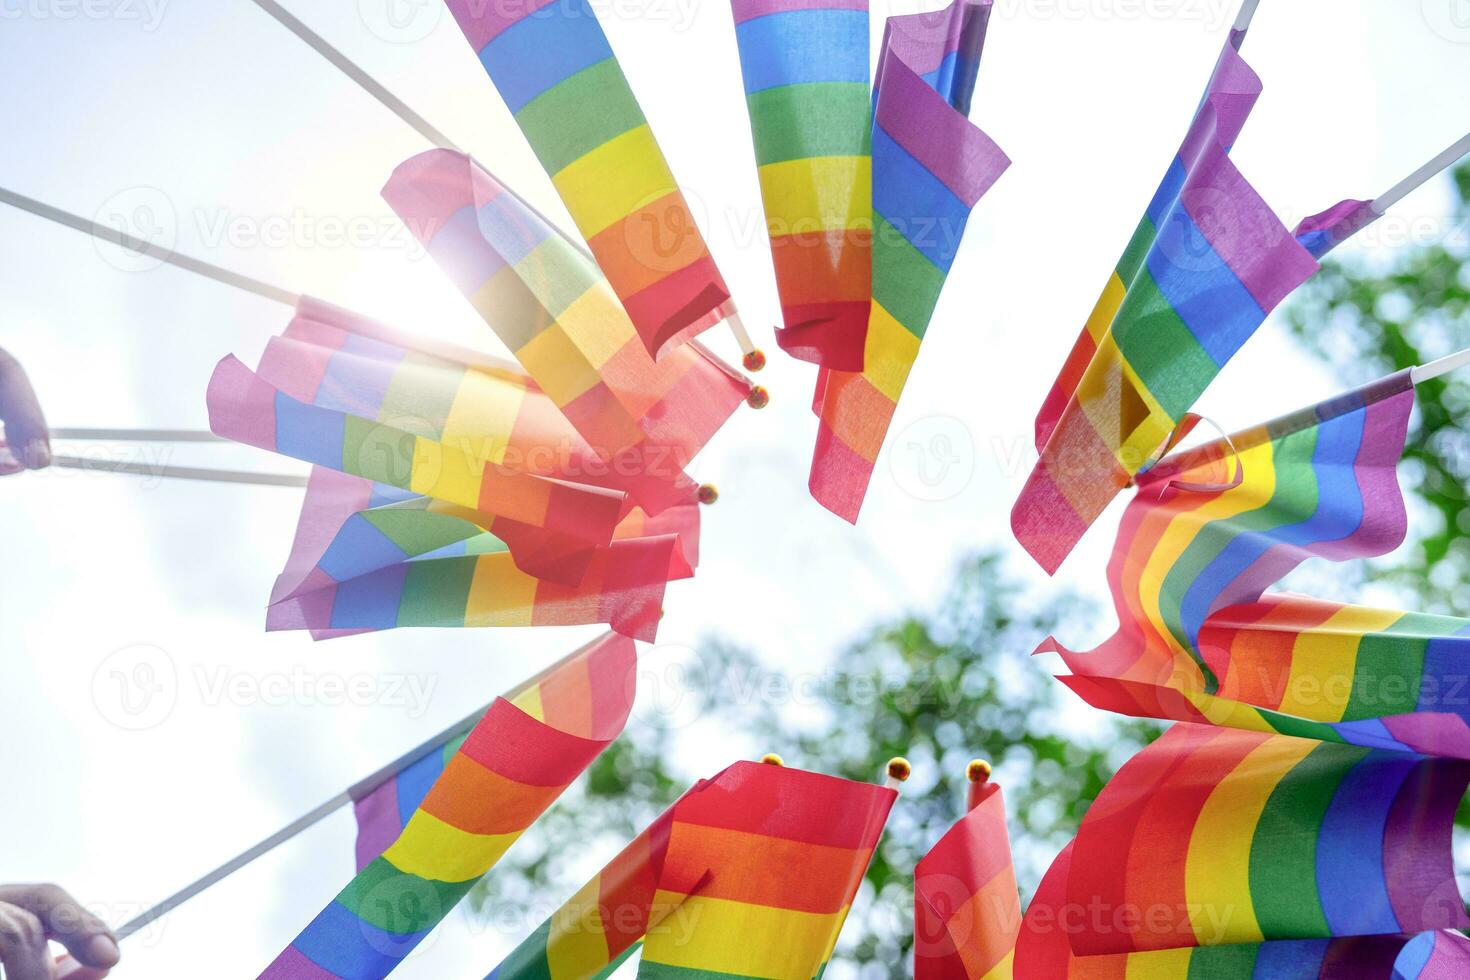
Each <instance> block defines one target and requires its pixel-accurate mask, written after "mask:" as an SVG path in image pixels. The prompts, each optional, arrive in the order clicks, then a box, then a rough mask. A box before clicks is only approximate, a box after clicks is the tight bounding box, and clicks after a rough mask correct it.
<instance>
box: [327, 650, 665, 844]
mask: <svg viewBox="0 0 1470 980" xmlns="http://www.w3.org/2000/svg"><path fill="white" fill-rule="evenodd" d="M628 647H629V644H628V641H627V640H625V639H623V638H622V637H619V636H616V635H614V634H611V633H609V634H607V635H606V636H604V637H602V638H601V639H600V640H598V641H596V642H593V643H589V644H588V645H587V646H584V647H582V648H581V649H579V650H574V651H573V652H572V653H570V654H568V655H567V656H565V657H563V658H562V659H561V660H559V661H557V662H556V663H555V664H553V665H551V666H550V667H549V668H547V669H546V670H545V671H543V672H541V673H540V674H538V675H537V676H536V677H534V678H532V679H531V680H530V681H529V682H527V683H525V684H522V685H519V686H518V687H517V688H516V689H515V690H514V691H511V692H508V693H507V694H506V695H505V700H507V701H509V702H510V703H511V704H512V705H514V706H515V707H516V708H519V709H520V710H521V711H523V712H525V713H526V714H527V715H529V716H530V717H531V718H532V719H534V720H536V721H538V722H540V723H541V724H543V725H550V726H551V727H553V728H556V729H558V730H559V731H563V732H566V733H567V734H569V735H576V736H578V737H580V738H587V739H592V738H595V737H596V736H597V734H598V733H599V732H603V731H608V730H610V728H611V727H612V726H613V722H614V719H616V718H617V717H619V714H620V712H626V710H627V704H628V703H631V701H632V697H631V694H632V691H631V688H630V687H629V685H631V684H633V683H634V682H635V681H636V678H634V677H633V676H632V662H631V661H630V660H629V659H628V656H629V654H628ZM468 738H469V733H468V732H466V733H465V734H462V735H457V736H454V737H452V738H449V739H448V740H446V741H445V742H444V744H442V745H439V746H436V747H434V748H433V749H432V750H431V751H429V752H426V753H425V754H424V755H423V757H422V758H420V759H418V760H416V761H415V762H413V763H412V764H410V765H409V766H407V767H405V768H404V769H403V770H402V771H401V772H399V773H398V774H397V775H396V776H394V777H393V778H392V779H389V780H387V781H386V782H383V783H381V784H379V785H377V786H375V787H373V788H372V789H371V790H369V791H367V792H364V793H362V794H361V795H358V796H356V798H355V799H354V800H353V804H352V807H353V814H354V816H356V818H357V847H356V854H357V870H358V871H362V870H363V869H364V868H366V867H367V866H368V865H369V864H371V863H372V862H373V861H375V860H377V858H378V857H379V856H380V855H381V854H382V853H383V852H384V851H386V850H387V849H388V848H389V847H391V846H392V844H393V842H394V841H395V840H397V839H398V837H399V835H400V834H402V833H403V831H404V829H405V828H407V827H408V824H409V820H410V819H411V818H412V817H413V815H414V813H415V812H417V811H418V809H419V807H420V806H421V805H422V804H423V802H424V800H425V798H427V797H428V795H429V791H430V790H431V789H433V787H434V784H435V783H436V782H438V781H439V777H440V776H442V775H443V774H444V770H445V769H446V768H447V767H448V766H449V765H450V764H451V761H452V760H453V759H454V757H455V755H457V754H458V753H459V750H460V748H461V747H462V746H463V745H464V743H465V742H466V741H467V740H468Z"/></svg>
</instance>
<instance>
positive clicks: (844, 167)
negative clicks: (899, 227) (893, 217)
mask: <svg viewBox="0 0 1470 980" xmlns="http://www.w3.org/2000/svg"><path fill="white" fill-rule="evenodd" d="M758 175H759V177H760V183H761V201H762V202H763V203H764V204H765V209H766V230H767V231H768V232H769V233H770V237H772V238H782V237H785V236H787V235H801V234H812V233H814V232H818V231H837V230H840V229H848V230H852V229H862V230H867V229H871V228H872V227H873V202H872V200H871V198H870V196H869V195H868V194H867V193H866V188H867V186H868V183H869V181H870V180H871V179H872V161H871V160H870V159H869V158H868V157H805V158H802V159H799V160H786V161H783V162H781V163H768V164H766V165H765V166H764V167H761V168H760V170H759V171H758Z"/></svg>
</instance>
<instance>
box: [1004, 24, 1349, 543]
mask: <svg viewBox="0 0 1470 980" xmlns="http://www.w3.org/2000/svg"><path fill="white" fill-rule="evenodd" d="M1240 41H1241V37H1240V35H1239V34H1238V33H1237V34H1235V35H1232V38H1231V42H1230V43H1229V44H1227V45H1226V46H1225V49H1224V51H1223V52H1222V53H1221V55H1220V59H1219V61H1218V62H1217V63H1216V65H1215V70H1214V73H1213V75H1212V76H1211V79H1210V84H1209V87H1208V89H1207V91H1206V93H1205V98H1204V100H1203V102H1202V104H1201V105H1200V107H1199V110H1198V111H1197V112H1196V114H1195V117H1194V120H1193V122H1192V123H1191V124H1190V127H1189V132H1188V134H1187V135H1186V136H1185V139H1184V142H1183V144H1182V145H1181V146H1180V148H1179V152H1178V153H1177V154H1176V155H1175V157H1174V159H1173V161H1172V162H1171V164H1170V166H1169V170H1168V173H1167V174H1166V175H1165V177H1164V181H1163V183H1162V184H1161V185H1160V186H1159V189H1158V191H1157V192H1156V193H1155V194H1154V197H1153V200H1152V201H1151V202H1150V204H1149V207H1148V210H1147V211H1146V213H1145V214H1144V217H1143V220H1142V221H1141V222H1140V224H1139V226H1138V229H1137V230H1136V231H1135V232H1134V234H1133V238H1132V240H1131V241H1130V242H1129V243H1128V248H1127V249H1126V250H1125V251H1124V253H1123V257H1122V259H1121V260H1120V261H1119V262H1118V265H1117V267H1116V269H1115V270H1114V271H1113V274H1112V276H1111V277H1110V278H1109V280H1108V284H1107V286H1106V288H1105V289H1104V290H1103V294H1102V298H1101V299H1099V300H1098V303H1097V306H1096V307H1095V308H1094V309H1093V311H1092V315H1091V316H1090V317H1089V318H1088V320H1087V323H1086V325H1085V326H1084V328H1083V330H1082V332H1081V334H1080V335H1079V337H1078V339H1077V342H1076V344H1075V345H1074V346H1073V348H1072V351H1071V353H1070V354H1069V355H1068V357H1067V360H1066V363H1065V364H1064V365H1063V366H1062V370H1061V372H1060V374H1059V375H1058V376H1057V380H1056V382H1055V384H1054V385H1053V386H1052V389H1051V391H1050V393H1049V394H1048V395H1047V398H1046V401H1045V403H1044V404H1043V405H1042V407H1041V411H1040V413H1039V414H1038V415H1037V418H1036V448H1037V451H1038V452H1039V453H1040V454H1041V459H1040V460H1039V462H1038V463H1037V465H1036V468H1035V469H1034V470H1033V471H1032V473H1031V476H1030V478H1029V479H1028V480H1027V482H1026V486H1025V488H1024V489H1023V490H1022V492H1021V496H1020V498H1019V499H1018V500H1017V501H1016V505H1015V507H1014V509H1013V510H1012V511H1011V527H1012V529H1013V530H1014V532H1015V534H1016V538H1017V540H1019V541H1020V542H1021V544H1022V545H1023V546H1024V547H1025V548H1026V550H1027V551H1029V552H1030V553H1031V555H1032V557H1034V558H1035V559H1036V560H1037V562H1038V563H1040V564H1041V566H1042V567H1043V568H1045V569H1046V570H1047V571H1048V572H1055V571H1056V569H1057V568H1058V567H1059V566H1060V565H1061V563H1062V561H1063V560H1064V559H1065V558H1066V556H1067V555H1068V554H1069V553H1070V552H1071V550H1072V548H1073V546H1074V545H1075V544H1076V543H1077V541H1078V540H1079V539H1080V538H1081V537H1082V535H1083V533H1084V532H1086V530H1087V528H1088V527H1089V526H1090V525H1091V524H1092V522H1093V521H1094V520H1096V519H1097V517H1098V515H1099V514H1101V513H1102V511H1103V509H1104V508H1105V507H1106V506H1107V505H1108V503H1109V502H1110V501H1111V500H1112V499H1113V498H1114V497H1115V496H1117V494H1118V493H1119V492H1120V491H1121V490H1122V489H1123V488H1124V487H1126V486H1127V485H1128V484H1129V483H1130V482H1131V481H1132V479H1133V477H1134V476H1135V475H1136V474H1138V473H1139V472H1140V471H1141V470H1143V469H1144V468H1146V467H1147V465H1148V463H1149V462H1150V460H1152V459H1153V458H1154V456H1155V454H1156V452H1157V451H1158V449H1159V447H1160V446H1163V445H1164V444H1165V443H1166V441H1167V440H1168V439H1169V437H1170V433H1171V432H1173V430H1174V429H1175V428H1176V427H1177V426H1178V425H1180V424H1181V423H1182V422H1183V421H1184V420H1185V418H1186V415H1187V413H1188V411H1189V408H1190V406H1192V405H1193V404H1194V402H1195V400H1196V399H1197V398H1198V397H1199V396H1200V394H1201V393H1202V392H1203V391H1204V390H1205V388H1206V387H1207V386H1208V385H1209V383H1210V382H1211V381H1213V380H1214V378H1215V375H1216V374H1218V373H1219V371H1220V369H1221V368H1222V367H1224V365H1225V363H1226V362H1227V361H1229V360H1230V358H1231V357H1232V356H1234V354H1235V352H1236V351H1237V350H1239V349H1240V348H1241V346H1242V345H1243V344H1245V342H1246V341H1247V340H1249V339H1250V337H1251V335H1252V334H1254V333H1255V331H1256V328H1257V327H1259V326H1260V325H1261V323H1262V321H1264V320H1265V318H1266V315H1267V314H1268V313H1270V312H1271V311H1272V310H1273V309H1275V308H1276V306H1277V305H1278V304H1279V303H1280V302H1281V301H1282V300H1283V299H1285V298H1286V296H1287V295H1288V294H1289V293H1291V292H1292V291H1293V290H1294V289H1296V287H1297V286H1299V285H1300V284H1301V283H1302V282H1304V281H1305V280H1307V279H1308V278H1309V277H1311V276H1312V275H1313V274H1314V273H1315V272H1316V271H1317V269H1318V265H1317V261H1316V259H1317V257H1319V256H1320V255H1322V254H1325V252H1326V251H1327V249H1329V248H1331V247H1332V246H1333V245H1335V244H1337V242H1339V241H1341V240H1343V239H1344V238H1346V237H1347V236H1348V235H1349V234H1351V233H1352V232H1353V231H1356V230H1357V229H1358V228H1361V227H1362V226H1363V225H1364V224H1366V223H1367V221H1369V220H1372V217H1373V215H1372V213H1371V209H1366V213H1365V209H1364V208H1363V206H1362V202H1357V201H1347V202H1343V204H1339V205H1337V206H1335V207H1334V208H1332V209H1329V210H1328V211H1326V212H1324V213H1323V214H1321V215H1317V216H1315V217H1313V218H1308V219H1307V220H1306V221H1304V222H1303V223H1302V225H1301V226H1300V227H1299V228H1298V230H1297V233H1296V235H1293V234H1292V233H1290V232H1288V231H1287V230H1286V228H1285V226H1284V225H1283V224H1282V223H1281V221H1280V219H1279V218H1277V216H1276V214H1275V212H1274V211H1272V210H1271V208H1270V207H1269V206H1268V205H1267V204H1266V202H1265V201H1264V200H1262V199H1261V197H1260V196H1259V195H1258V194H1257V193H1256V192H1255V190H1254V189H1253V188H1252V187H1251V185H1250V184H1249V183H1248V182H1247V181H1246V179H1245V177H1244V176H1242V175H1241V173H1240V171H1239V170H1237V169H1236V167H1235V165H1234V164H1233V163H1232V162H1231V160H1230V156H1229V154H1230V149H1231V147H1232V146H1233V144H1234V143H1235V141H1236V139H1237V138H1238V137H1239V136H1240V133H1241V130H1242V128H1243V127H1244V125H1245V122H1246V119H1247V117H1248V116H1249V115H1250V111H1251V109H1252V108H1253V107H1254V105H1255V103H1256V100H1257V99H1258V98H1259V97H1260V94H1261V80H1260V78H1259V77H1258V76H1257V75H1256V73H1255V72H1254V71H1252V70H1251V68H1250V66H1249V65H1247V64H1246V62H1245V60H1244V59H1243V58H1241V56H1240V53H1239V52H1238V51H1237V47H1238V46H1239V44H1240ZM1298 236H1300V240H1299V238H1298Z"/></svg>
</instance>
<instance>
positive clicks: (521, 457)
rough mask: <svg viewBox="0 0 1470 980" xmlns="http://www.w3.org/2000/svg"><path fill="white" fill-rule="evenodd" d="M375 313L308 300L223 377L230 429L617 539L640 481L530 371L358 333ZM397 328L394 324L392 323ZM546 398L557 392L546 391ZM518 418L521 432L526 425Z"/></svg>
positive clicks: (226, 428)
mask: <svg viewBox="0 0 1470 980" xmlns="http://www.w3.org/2000/svg"><path fill="white" fill-rule="evenodd" d="M363 322H364V321H361V320H355V319H352V318H350V315H342V316H339V315H338V314H337V313H336V312H335V311H334V310H333V309H332V308H330V307H327V306H326V305H325V304H320V303H316V302H315V301H307V302H304V303H303V305H302V306H301V308H299V309H298V311H297V314H296V316H295V317H294V318H293V319H292V321H291V324H290V325H289V326H288V327H287V329H286V331H285V333H284V334H283V335H282V336H281V337H277V338H272V340H271V341H270V342H269V344H268V345H267V348H266V352H265V354H264V355H263V356H262V358H261V367H260V370H259V371H258V372H252V371H250V369H249V368H247V367H246V366H245V365H244V364H242V363H241V362H240V361H239V360H238V359H237V358H235V357H233V356H230V357H226V358H224V359H223V360H221V361H220V363H219V364H218V366H216V368H215V372H214V376H213V377H212V378H211V379H210V383H209V388H208V394H207V400H208V404H209V412H210V425H211V427H212V428H213V429H214V431H215V432H216V433H218V434H220V435H224V436H227V437H229V438H232V439H235V440H236V441H239V442H243V443H246V444H248V445H253V446H257V447H260V448H263V449H269V450H271V451H274V452H279V453H281V454H283V455H287V456H291V457H293V458H296V459H301V460H304V461H306V462H309V463H313V464H315V465H318V466H326V467H330V468H332V469H336V470H340V471H342V472H344V473H348V474H351V475H354V476H360V477H363V478H365V479H369V480H374V481H376V482H378V483H384V484H388V485H390V486H395V487H398V488H399V489H402V490H408V491H411V492H412V493H414V494H420V495H424V496H428V497H433V498H435V499H438V500H442V501H444V502H445V503H447V504H452V505H455V506H459V507H463V508H468V509H470V510H474V511H481V512H485V515H486V519H487V520H491V519H493V518H495V517H499V518H504V519H506V520H508V521H514V522H517V523H518V524H522V525H528V526H531V527H536V528H542V529H545V530H547V531H552V532H557V533H561V534H565V535H569V536H572V537H575V538H579V539H582V540H584V541H586V542H588V543H589V544H606V543H607V542H608V541H610V540H611V538H612V531H613V528H614V527H615V526H616V524H617V522H618V520H619V519H621V517H622V516H623V515H624V514H625V513H626V512H627V508H628V507H629V506H631V504H627V503H626V498H627V494H626V493H625V492H624V491H623V490H621V489H619V488H618V487H617V485H616V481H615V480H609V479H608V478H606V477H601V476H598V477H594V478H593V481H595V482H584V479H583V478H582V474H583V473H585V472H592V473H600V472H602V471H601V470H600V469H599V467H598V465H597V461H596V457H595V456H593V454H592V452H591V450H590V448H589V447H587V446H586V445H585V443H582V442H581V441H580V440H577V439H575V438H571V439H569V436H574V433H571V432H570V431H569V429H568V427H567V426H566V425H565V424H559V423H558V422H556V421H550V420H549V418H554V414H555V413H554V412H552V411H548V410H549V409H551V406H549V405H543V406H540V408H541V409H542V410H541V411H540V412H538V411H537V406H535V404H534V401H535V396H533V395H531V394H530V393H529V390H528V388H527V387H526V379H525V378H524V377H523V376H517V375H515V374H512V373H509V372H506V371H504V370H500V371H490V370H484V369H479V368H472V367H471V366H469V365H468V364H465V363H456V362H451V361H447V360H440V359H439V358H437V357H435V356H433V355H430V354H424V353H419V352H417V351H414V350H413V349H412V348H411V347H410V346H407V345H409V344H411V343H412V341H411V340H409V339H408V338H402V343H401V344H392V343H384V342H382V341H379V340H376V339H374V338H373V337H372V336H370V335H365V334H362V333H359V332H357V327H358V325H359V324H361V323H363ZM381 329H384V330H386V328H381ZM543 400H544V399H543ZM518 429H519V431H517V430H518Z"/></svg>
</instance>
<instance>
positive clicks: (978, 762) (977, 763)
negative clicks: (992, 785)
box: [965, 759, 990, 783]
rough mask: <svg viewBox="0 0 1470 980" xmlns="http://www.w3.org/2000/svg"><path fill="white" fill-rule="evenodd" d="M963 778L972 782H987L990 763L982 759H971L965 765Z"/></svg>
mask: <svg viewBox="0 0 1470 980" xmlns="http://www.w3.org/2000/svg"><path fill="white" fill-rule="evenodd" d="M965 778H966V779H968V780H969V781H970V782H972V783H987V782H989V781H990V763H988V762H986V761H985V760H984V759H972V760H971V761H970V764H969V765H968V766H966V767H965Z"/></svg>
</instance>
